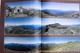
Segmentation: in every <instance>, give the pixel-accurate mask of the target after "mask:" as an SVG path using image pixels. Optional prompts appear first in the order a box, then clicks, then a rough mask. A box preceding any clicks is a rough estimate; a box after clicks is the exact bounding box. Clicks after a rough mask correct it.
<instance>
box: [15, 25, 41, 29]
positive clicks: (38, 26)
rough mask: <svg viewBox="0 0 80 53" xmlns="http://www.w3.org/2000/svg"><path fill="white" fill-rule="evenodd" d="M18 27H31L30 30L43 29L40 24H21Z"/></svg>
mask: <svg viewBox="0 0 80 53" xmlns="http://www.w3.org/2000/svg"><path fill="white" fill-rule="evenodd" d="M17 27H22V28H24V29H30V30H40V29H41V26H40V25H21V26H17Z"/></svg>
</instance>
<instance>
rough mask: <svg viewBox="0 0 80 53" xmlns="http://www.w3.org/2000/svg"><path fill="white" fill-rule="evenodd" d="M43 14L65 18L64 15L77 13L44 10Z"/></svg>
mask: <svg viewBox="0 0 80 53" xmlns="http://www.w3.org/2000/svg"><path fill="white" fill-rule="evenodd" d="M42 12H45V13H49V14H52V15H56V16H63V15H66V14H69V13H73V12H75V11H62V10H47V9H45V10H42Z"/></svg>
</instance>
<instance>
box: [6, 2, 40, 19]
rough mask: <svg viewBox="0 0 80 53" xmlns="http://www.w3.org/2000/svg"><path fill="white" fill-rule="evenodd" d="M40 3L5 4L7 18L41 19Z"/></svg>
mask: <svg viewBox="0 0 80 53" xmlns="http://www.w3.org/2000/svg"><path fill="white" fill-rule="evenodd" d="M40 9H41V3H40V2H39V1H23V2H11V3H10V2H9V3H6V4H5V18H15V17H41V13H40Z"/></svg>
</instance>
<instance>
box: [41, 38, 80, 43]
mask: <svg viewBox="0 0 80 53" xmlns="http://www.w3.org/2000/svg"><path fill="white" fill-rule="evenodd" d="M41 40H42V41H41V42H42V43H56V44H59V43H67V42H70V41H72V42H74V41H80V38H68V37H67V38H65V37H64V38H63V37H61V38H60V37H59V38H58V37H55V38H53V37H43V38H41Z"/></svg>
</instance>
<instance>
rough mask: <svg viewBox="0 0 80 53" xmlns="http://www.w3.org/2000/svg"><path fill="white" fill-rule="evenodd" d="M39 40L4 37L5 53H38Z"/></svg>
mask: <svg viewBox="0 0 80 53" xmlns="http://www.w3.org/2000/svg"><path fill="white" fill-rule="evenodd" d="M40 42H41V38H36V37H32V38H31V37H30V38H27V37H26V38H25V37H4V52H5V53H19V52H22V53H39V45H40Z"/></svg>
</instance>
